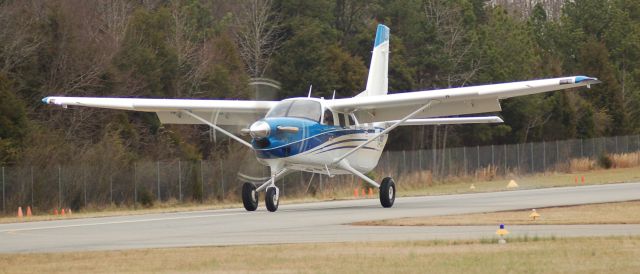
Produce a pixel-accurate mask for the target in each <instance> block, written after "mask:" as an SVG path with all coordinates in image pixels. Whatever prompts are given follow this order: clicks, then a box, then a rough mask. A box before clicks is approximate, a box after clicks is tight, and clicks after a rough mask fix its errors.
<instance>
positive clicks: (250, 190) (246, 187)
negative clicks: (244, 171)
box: [242, 183, 258, 211]
mask: <svg viewBox="0 0 640 274" xmlns="http://www.w3.org/2000/svg"><path fill="white" fill-rule="evenodd" d="M242 204H244V209H246V210H247V211H256V209H258V192H257V191H256V186H255V185H254V184H252V183H244V184H243V185H242Z"/></svg>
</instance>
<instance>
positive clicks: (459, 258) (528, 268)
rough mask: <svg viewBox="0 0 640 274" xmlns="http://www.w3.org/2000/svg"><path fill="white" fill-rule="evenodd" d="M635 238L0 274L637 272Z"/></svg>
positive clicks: (256, 253)
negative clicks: (125, 273) (127, 273)
mask: <svg viewBox="0 0 640 274" xmlns="http://www.w3.org/2000/svg"><path fill="white" fill-rule="evenodd" d="M638 257H640V237H606V238H569V239H555V238H515V239H513V238H511V239H509V243H508V244H506V245H498V244H496V243H495V241H493V240H489V239H486V240H458V241H411V242H374V243H372V242H357V243H330V244H287V245H257V246H255V245H254V246H229V247H194V248H165V249H146V250H127V251H99V252H69V253H45V254H2V255H0V272H2V273H120V272H129V273H203V272H204V273H255V272H261V273H503V272H509V273H551V272H552V273H637V271H638V269H640V260H638V259H637V258H638Z"/></svg>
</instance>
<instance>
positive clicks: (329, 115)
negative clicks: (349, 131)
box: [324, 109, 333, 126]
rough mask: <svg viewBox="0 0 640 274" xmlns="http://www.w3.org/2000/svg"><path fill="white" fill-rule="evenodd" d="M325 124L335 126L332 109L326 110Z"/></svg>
mask: <svg viewBox="0 0 640 274" xmlns="http://www.w3.org/2000/svg"><path fill="white" fill-rule="evenodd" d="M324 124H325V125H328V126H333V113H332V112H331V110H328V109H327V110H325V111H324Z"/></svg>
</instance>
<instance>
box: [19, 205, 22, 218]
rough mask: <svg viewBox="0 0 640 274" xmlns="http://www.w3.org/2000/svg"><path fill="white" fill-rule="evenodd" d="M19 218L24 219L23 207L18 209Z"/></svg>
mask: <svg viewBox="0 0 640 274" xmlns="http://www.w3.org/2000/svg"><path fill="white" fill-rule="evenodd" d="M18 218H20V219H22V207H21V206H19V207H18Z"/></svg>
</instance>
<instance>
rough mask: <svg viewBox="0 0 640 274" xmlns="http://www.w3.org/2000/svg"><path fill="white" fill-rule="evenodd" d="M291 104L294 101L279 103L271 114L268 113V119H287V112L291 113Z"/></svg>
mask: <svg viewBox="0 0 640 274" xmlns="http://www.w3.org/2000/svg"><path fill="white" fill-rule="evenodd" d="M291 103H293V101H283V102H280V103H278V104H277V105H276V106H275V107H273V108H272V109H271V110H270V111H269V113H267V116H266V117H286V116H287V111H289V107H291Z"/></svg>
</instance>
